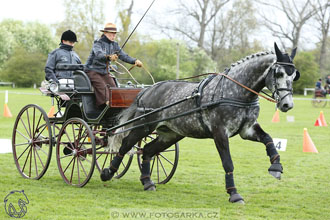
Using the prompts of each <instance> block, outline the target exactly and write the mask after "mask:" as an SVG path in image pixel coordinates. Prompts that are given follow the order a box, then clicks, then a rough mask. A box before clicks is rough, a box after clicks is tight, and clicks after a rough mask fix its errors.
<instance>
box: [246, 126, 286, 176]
mask: <svg viewBox="0 0 330 220" xmlns="http://www.w3.org/2000/svg"><path fill="white" fill-rule="evenodd" d="M240 135H241V137H242V138H243V139H248V140H251V141H258V142H262V143H263V144H264V145H265V146H266V151H267V155H268V156H269V159H270V163H271V166H270V167H269V169H268V172H269V173H270V174H271V175H272V176H274V177H275V178H276V179H281V173H283V167H282V164H281V163H280V155H279V154H278V153H277V150H276V148H275V145H274V142H273V139H272V138H271V137H270V135H269V134H267V133H266V132H265V131H264V130H263V129H262V128H261V127H260V125H259V124H258V123H255V124H253V125H252V126H251V127H246V129H243V130H242V132H241V133H240Z"/></svg>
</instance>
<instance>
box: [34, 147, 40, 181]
mask: <svg viewBox="0 0 330 220" xmlns="http://www.w3.org/2000/svg"><path fill="white" fill-rule="evenodd" d="M33 155H34V164H35V166H36V175H37V176H39V174H38V166H37V157H36V149H35V148H34V147H33Z"/></svg>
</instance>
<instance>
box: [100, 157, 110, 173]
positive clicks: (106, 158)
mask: <svg viewBox="0 0 330 220" xmlns="http://www.w3.org/2000/svg"><path fill="white" fill-rule="evenodd" d="M101 155H102V154H101ZM108 157H109V154H107V156H106V157H105V159H104V162H103V165H102V170H103V169H104V166H105V164H106V163H107V160H108Z"/></svg>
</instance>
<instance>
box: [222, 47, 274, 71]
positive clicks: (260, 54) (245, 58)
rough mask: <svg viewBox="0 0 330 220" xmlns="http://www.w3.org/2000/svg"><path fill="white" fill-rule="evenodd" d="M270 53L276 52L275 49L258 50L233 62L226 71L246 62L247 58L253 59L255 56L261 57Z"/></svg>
mask: <svg viewBox="0 0 330 220" xmlns="http://www.w3.org/2000/svg"><path fill="white" fill-rule="evenodd" d="M269 54H274V52H273V51H265V52H258V53H254V54H251V55H248V56H246V57H244V58H243V59H241V60H239V61H236V62H235V63H232V64H231V65H230V68H226V69H225V71H226V72H229V70H230V69H231V68H232V67H235V66H238V65H240V64H242V63H244V62H246V61H247V60H250V59H253V58H257V57H261V56H265V55H269Z"/></svg>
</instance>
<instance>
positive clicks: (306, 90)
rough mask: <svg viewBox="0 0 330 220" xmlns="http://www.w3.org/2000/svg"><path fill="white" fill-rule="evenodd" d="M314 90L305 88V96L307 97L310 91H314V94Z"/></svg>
mask: <svg viewBox="0 0 330 220" xmlns="http://www.w3.org/2000/svg"><path fill="white" fill-rule="evenodd" d="M314 90H315V89H314V88H304V96H307V92H308V91H312V92H314Z"/></svg>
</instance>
